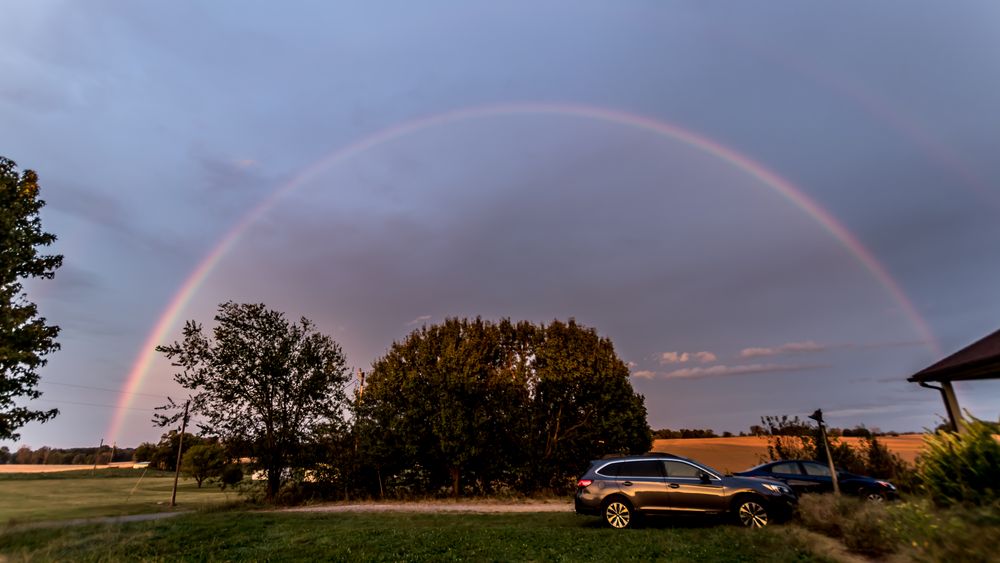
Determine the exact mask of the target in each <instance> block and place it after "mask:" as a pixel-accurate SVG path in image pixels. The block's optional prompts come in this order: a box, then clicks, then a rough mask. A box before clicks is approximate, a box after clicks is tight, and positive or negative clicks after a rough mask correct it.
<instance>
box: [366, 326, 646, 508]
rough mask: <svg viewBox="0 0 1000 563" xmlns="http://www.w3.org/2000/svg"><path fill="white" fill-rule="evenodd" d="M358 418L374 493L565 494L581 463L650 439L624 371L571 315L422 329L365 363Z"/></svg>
mask: <svg viewBox="0 0 1000 563" xmlns="http://www.w3.org/2000/svg"><path fill="white" fill-rule="evenodd" d="M356 419H357V420H356V431H357V432H358V436H359V443H360V448H361V450H362V454H363V455H362V457H363V459H364V460H365V461H366V462H367V463H374V464H375V465H376V470H377V471H376V472H377V474H378V475H379V480H380V483H379V485H380V487H381V485H382V483H381V480H382V476H384V477H385V479H386V480H389V481H394V480H395V481H396V482H400V480H403V481H407V486H412V487H416V488H418V489H421V490H423V491H424V492H428V491H436V490H438V489H440V488H442V487H449V488H450V489H451V490H452V492H453V493H454V494H459V492H460V491H461V490H462V488H463V482H464V483H466V484H468V485H470V486H472V487H473V488H478V489H480V490H483V491H486V492H488V491H489V489H491V488H493V487H494V486H497V485H498V484H501V485H503V486H510V487H516V488H519V489H522V490H535V489H539V488H563V487H564V486H565V485H566V483H567V482H568V480H569V479H571V478H572V477H573V476H575V475H576V474H577V473H578V472H579V471H581V470H582V469H583V468H584V467H585V466H586V464H587V463H588V462H589V461H590V460H591V459H594V458H595V457H599V456H601V455H604V454H608V453H623V452H627V453H638V452H645V451H648V449H649V447H650V444H651V438H650V430H649V427H648V425H647V424H646V409H645V406H644V404H643V397H642V396H641V395H638V394H636V393H635V392H634V391H633V389H632V386H631V384H630V382H629V372H628V367H627V366H626V365H625V363H624V362H622V361H621V360H620V359H619V358H618V357H617V355H616V354H615V351H614V347H613V345H612V343H611V341H610V340H609V339H607V338H602V337H600V336H598V335H597V332H596V331H595V330H594V329H591V328H586V327H583V326H581V325H578V324H577V323H576V322H575V321H573V320H570V321H569V322H560V321H553V322H552V323H550V324H548V325H544V324H538V325H536V324H532V323H528V322H519V323H512V322H510V321H509V320H501V321H500V322H498V323H492V322H489V321H483V320H482V319H479V318H477V319H475V320H468V319H461V320H459V319H448V320H446V321H445V322H444V324H441V325H433V326H429V327H423V328H420V329H418V330H416V331H414V332H412V333H411V334H410V335H409V336H408V337H407V338H406V339H404V340H403V341H402V342H398V343H394V344H393V345H392V347H391V348H390V350H389V351H388V353H387V354H386V355H385V356H384V357H382V358H380V359H378V360H377V361H376V362H375V363H374V365H373V366H372V371H371V374H370V375H369V377H368V382H367V386H366V387H365V388H364V392H363V394H362V395H361V396H360V397H359V402H358V405H357V408H356Z"/></svg>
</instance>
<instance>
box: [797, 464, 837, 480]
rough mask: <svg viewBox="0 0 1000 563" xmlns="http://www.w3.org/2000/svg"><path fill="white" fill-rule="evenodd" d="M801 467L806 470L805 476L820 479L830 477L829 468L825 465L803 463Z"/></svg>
mask: <svg viewBox="0 0 1000 563" xmlns="http://www.w3.org/2000/svg"><path fill="white" fill-rule="evenodd" d="M802 467H805V468H806V475H815V476H820V477H829V476H830V468H829V467H827V466H825V465H820V464H818V463H803V464H802Z"/></svg>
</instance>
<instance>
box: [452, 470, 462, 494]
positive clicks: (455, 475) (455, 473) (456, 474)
mask: <svg viewBox="0 0 1000 563" xmlns="http://www.w3.org/2000/svg"><path fill="white" fill-rule="evenodd" d="M450 471H451V494H452V496H454V497H455V498H458V494H459V492H460V489H459V485H460V482H459V479H460V477H461V475H462V473H461V471H459V469H458V468H457V467H452V468H451V469H450Z"/></svg>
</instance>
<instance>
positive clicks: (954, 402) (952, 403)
mask: <svg viewBox="0 0 1000 563" xmlns="http://www.w3.org/2000/svg"><path fill="white" fill-rule="evenodd" d="M941 398H942V399H944V408H945V410H946V411H947V412H948V418H949V419H950V421H949V422H951V429H952V430H953V431H955V432H963V431H964V430H965V419H963V418H962V410H961V409H960V408H959V406H958V397H957V396H956V395H955V388H954V387H952V386H951V382H950V381H942V382H941Z"/></svg>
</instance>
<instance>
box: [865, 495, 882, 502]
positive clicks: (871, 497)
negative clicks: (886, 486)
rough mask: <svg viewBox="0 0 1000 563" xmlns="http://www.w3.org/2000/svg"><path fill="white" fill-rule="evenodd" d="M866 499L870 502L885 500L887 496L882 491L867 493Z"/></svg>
mask: <svg viewBox="0 0 1000 563" xmlns="http://www.w3.org/2000/svg"><path fill="white" fill-rule="evenodd" d="M865 500H867V501H868V502H885V497H884V496H882V493H868V494H867V495H865Z"/></svg>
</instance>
